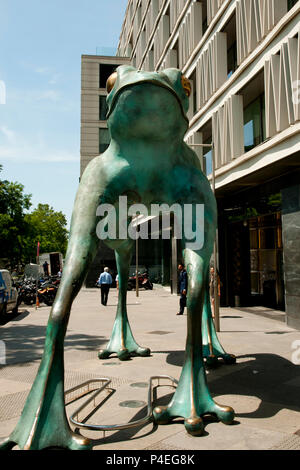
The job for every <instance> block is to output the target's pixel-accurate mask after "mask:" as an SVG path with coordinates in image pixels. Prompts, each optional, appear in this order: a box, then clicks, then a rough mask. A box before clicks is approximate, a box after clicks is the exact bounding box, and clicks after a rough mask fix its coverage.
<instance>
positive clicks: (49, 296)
mask: <svg viewBox="0 0 300 470" xmlns="http://www.w3.org/2000/svg"><path fill="white" fill-rule="evenodd" d="M56 293H57V286H55V285H54V284H49V283H45V285H43V286H42V287H40V288H39V289H38V291H37V295H38V299H39V302H40V303H44V304H46V305H48V306H51V305H52V304H53V302H54V300H55V296H56Z"/></svg>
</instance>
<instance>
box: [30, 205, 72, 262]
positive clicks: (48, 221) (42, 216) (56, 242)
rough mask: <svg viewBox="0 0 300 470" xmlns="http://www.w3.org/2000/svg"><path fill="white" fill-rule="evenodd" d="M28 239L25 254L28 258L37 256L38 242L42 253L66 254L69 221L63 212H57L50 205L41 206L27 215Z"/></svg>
mask: <svg viewBox="0 0 300 470" xmlns="http://www.w3.org/2000/svg"><path fill="white" fill-rule="evenodd" d="M25 222H26V225H27V237H26V238H25V240H24V245H25V246H24V252H25V255H26V257H27V258H34V257H35V256H36V248H37V243H38V241H39V242H40V245H41V253H50V252H53V251H59V252H61V253H63V254H65V252H66V248H67V240H68V231H67V229H66V225H67V220H66V217H65V216H64V214H63V213H62V212H55V211H54V209H53V208H52V207H50V206H49V205H48V204H39V205H38V207H37V208H36V209H35V210H34V211H32V212H31V213H30V214H26V215H25Z"/></svg>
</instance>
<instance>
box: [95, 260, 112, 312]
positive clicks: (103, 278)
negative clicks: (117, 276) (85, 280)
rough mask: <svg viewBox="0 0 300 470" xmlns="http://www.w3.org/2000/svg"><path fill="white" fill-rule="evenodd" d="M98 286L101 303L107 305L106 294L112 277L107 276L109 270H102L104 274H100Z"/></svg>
mask: <svg viewBox="0 0 300 470" xmlns="http://www.w3.org/2000/svg"><path fill="white" fill-rule="evenodd" d="M98 284H99V285H100V289H101V303H102V305H105V306H106V305H107V299H108V293H109V289H110V286H111V285H112V277H111V275H110V274H109V268H104V272H103V273H101V274H100V277H99V279H98Z"/></svg>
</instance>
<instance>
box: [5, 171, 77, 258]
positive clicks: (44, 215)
mask: <svg viewBox="0 0 300 470" xmlns="http://www.w3.org/2000/svg"><path fill="white" fill-rule="evenodd" d="M1 170H2V165H0V172H1ZM31 205H32V204H31V194H24V186H23V185H22V184H20V183H13V182H10V181H7V180H0V258H2V259H5V260H7V264H10V265H11V266H12V267H13V266H14V265H16V264H18V263H20V262H21V263H28V262H30V261H33V262H35V260H36V251H37V243H38V242H40V245H41V251H42V252H44V253H48V252H52V251H59V252H61V253H63V254H65V251H66V247H67V239H68V231H67V228H66V226H67V220H66V217H65V216H64V214H63V213H62V212H55V211H54V209H53V208H52V207H50V206H49V205H48V204H39V205H38V207H37V208H36V209H35V210H33V211H32V212H31V213H26V212H27V211H28V210H29V209H30V207H31Z"/></svg>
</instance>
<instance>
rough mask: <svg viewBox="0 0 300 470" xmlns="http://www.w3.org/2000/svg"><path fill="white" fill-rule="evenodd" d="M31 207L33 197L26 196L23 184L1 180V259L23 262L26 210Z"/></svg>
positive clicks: (0, 168) (0, 167)
mask: <svg viewBox="0 0 300 470" xmlns="http://www.w3.org/2000/svg"><path fill="white" fill-rule="evenodd" d="M1 170H2V165H0V171H1ZM30 206H31V195H30V194H24V186H23V185H22V184H19V183H13V182H10V181H7V180H0V258H6V259H8V260H10V262H11V263H18V262H19V261H21V258H22V236H23V234H24V232H25V231H26V224H25V221H24V217H25V210H28V209H29V208H30Z"/></svg>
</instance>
